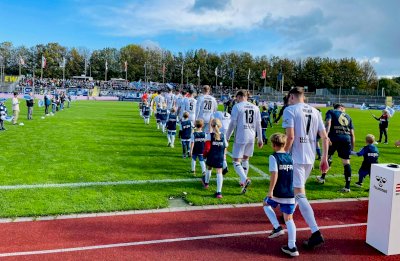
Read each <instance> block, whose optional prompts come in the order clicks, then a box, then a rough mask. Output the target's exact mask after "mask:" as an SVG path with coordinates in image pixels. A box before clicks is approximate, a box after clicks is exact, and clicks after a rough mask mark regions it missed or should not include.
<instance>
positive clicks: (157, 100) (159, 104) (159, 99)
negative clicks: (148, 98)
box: [154, 95, 165, 108]
mask: <svg viewBox="0 0 400 261" xmlns="http://www.w3.org/2000/svg"><path fill="white" fill-rule="evenodd" d="M154 102H155V104H156V106H157V108H161V107H162V104H163V103H164V102H165V98H164V97H163V96H162V95H157V96H156V97H155V98H154Z"/></svg>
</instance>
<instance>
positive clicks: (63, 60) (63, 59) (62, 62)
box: [60, 57, 65, 68]
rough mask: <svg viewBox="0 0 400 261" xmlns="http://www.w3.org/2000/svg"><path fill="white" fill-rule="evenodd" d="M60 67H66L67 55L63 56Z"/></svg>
mask: <svg viewBox="0 0 400 261" xmlns="http://www.w3.org/2000/svg"><path fill="white" fill-rule="evenodd" d="M60 68H65V57H63V58H62V61H61V63H60Z"/></svg>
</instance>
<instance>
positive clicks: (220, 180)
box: [217, 173, 224, 192]
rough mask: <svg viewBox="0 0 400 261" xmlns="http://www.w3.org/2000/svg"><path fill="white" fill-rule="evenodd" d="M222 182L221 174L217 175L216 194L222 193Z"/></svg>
mask: <svg viewBox="0 0 400 261" xmlns="http://www.w3.org/2000/svg"><path fill="white" fill-rule="evenodd" d="M223 182H224V179H223V177H222V173H217V192H221V191H222V183H223Z"/></svg>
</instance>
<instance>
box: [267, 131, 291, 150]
mask: <svg viewBox="0 0 400 261" xmlns="http://www.w3.org/2000/svg"><path fill="white" fill-rule="evenodd" d="M269 139H270V140H271V142H272V144H273V145H275V146H277V147H280V148H282V147H284V146H285V144H286V139H287V138H286V135H285V134H283V133H279V132H278V133H274V134H272V135H271V137H270V138H269Z"/></svg>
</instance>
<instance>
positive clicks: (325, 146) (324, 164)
mask: <svg viewBox="0 0 400 261" xmlns="http://www.w3.org/2000/svg"><path fill="white" fill-rule="evenodd" d="M318 134H319V136H320V137H321V143H322V156H321V162H320V164H319V168H320V170H321V171H322V173H326V172H327V171H328V170H329V164H328V150H329V143H330V141H329V138H328V134H327V132H326V130H325V127H324V123H323V122H322V118H321V115H320V114H318Z"/></svg>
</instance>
